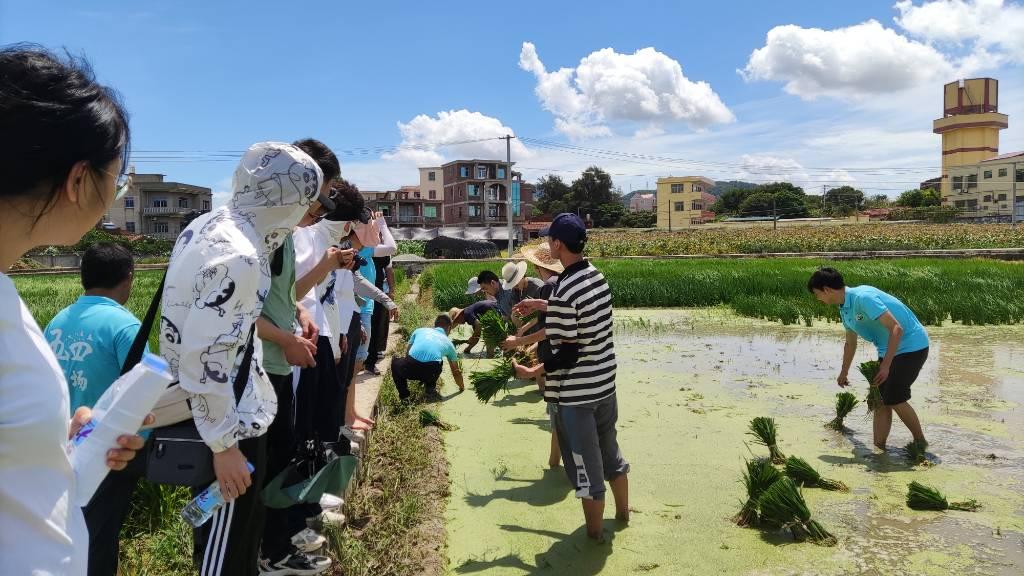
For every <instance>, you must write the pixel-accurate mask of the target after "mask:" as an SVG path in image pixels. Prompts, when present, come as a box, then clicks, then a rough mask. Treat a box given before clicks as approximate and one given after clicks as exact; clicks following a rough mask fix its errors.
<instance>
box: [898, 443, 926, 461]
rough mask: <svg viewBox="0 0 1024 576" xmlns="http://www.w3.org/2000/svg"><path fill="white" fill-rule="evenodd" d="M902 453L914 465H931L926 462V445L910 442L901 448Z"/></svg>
mask: <svg viewBox="0 0 1024 576" xmlns="http://www.w3.org/2000/svg"><path fill="white" fill-rule="evenodd" d="M903 451H904V452H905V453H906V454H907V458H909V459H910V461H911V462H913V463H914V464H922V465H925V466H930V465H931V463H930V462H929V461H928V443H927V442H918V441H916V440H915V441H912V442H910V443H909V444H907V445H906V446H904V447H903Z"/></svg>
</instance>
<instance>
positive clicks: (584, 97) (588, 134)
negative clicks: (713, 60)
mask: <svg viewBox="0 0 1024 576" xmlns="http://www.w3.org/2000/svg"><path fill="white" fill-rule="evenodd" d="M519 67H520V68H522V69H523V70H526V71H528V72H530V73H532V74H533V75H534V76H535V77H536V78H537V87H536V89H535V91H536V93H537V97H538V98H539V99H540V101H541V104H542V105H543V106H544V108H545V109H546V110H548V111H550V112H551V113H552V114H554V116H555V128H556V129H557V130H558V131H559V132H561V133H563V134H565V135H566V136H568V137H570V138H572V139H584V138H594V137H602V136H610V135H611V134H612V129H611V128H610V127H609V126H608V123H609V122H629V123H636V122H643V123H647V124H649V125H656V126H661V125H664V124H668V123H672V122H685V123H686V124H688V125H689V126H690V127H691V128H694V129H702V128H706V127H708V126H710V125H712V124H723V123H729V122H732V121H734V120H735V116H733V114H732V112H731V111H730V110H729V109H728V108H727V107H726V106H725V104H724V103H722V100H721V99H720V98H719V97H718V94H716V93H715V92H714V91H713V90H712V89H711V85H710V84H708V83H707V82H694V81H691V80H689V79H688V78H686V76H684V75H683V69H682V66H680V65H679V62H677V61H675V60H673V59H672V58H670V57H668V56H666V55H665V54H663V53H661V52H658V51H657V50H655V49H654V48H644V49H642V50H637V51H636V52H634V53H633V54H619V53H617V52H615V50H613V49H611V48H604V49H602V50H598V51H596V52H592V53H591V54H589V55H588V56H586V57H584V58H583V59H582V60H580V64H579V66H577V67H576V68H561V69H559V70H557V71H554V72H548V70H547V68H546V67H545V66H544V63H543V62H541V60H540V57H539V56H538V55H537V49H536V48H535V47H534V45H533V44H531V43H530V42H524V43H523V48H522V51H521V52H520V54H519ZM649 129H650V127H648V130H649Z"/></svg>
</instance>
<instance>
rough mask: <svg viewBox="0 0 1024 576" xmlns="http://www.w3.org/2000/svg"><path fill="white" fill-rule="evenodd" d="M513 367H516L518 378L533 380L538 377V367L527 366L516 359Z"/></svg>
mask: <svg viewBox="0 0 1024 576" xmlns="http://www.w3.org/2000/svg"><path fill="white" fill-rule="evenodd" d="M512 367H513V368H515V369H516V378H520V379H522V380H532V379H533V378H535V377H536V374H535V373H536V372H537V369H536V368H527V367H526V366H523V365H522V364H520V363H519V362H516V361H515V360H513V361H512Z"/></svg>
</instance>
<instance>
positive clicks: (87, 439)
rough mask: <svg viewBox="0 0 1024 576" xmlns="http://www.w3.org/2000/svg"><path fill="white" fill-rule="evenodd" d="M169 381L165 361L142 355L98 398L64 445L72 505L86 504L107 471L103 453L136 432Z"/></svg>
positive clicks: (170, 376) (105, 457) (172, 379)
mask: <svg viewBox="0 0 1024 576" xmlns="http://www.w3.org/2000/svg"><path fill="white" fill-rule="evenodd" d="M173 381H174V377H173V376H172V375H171V372H170V370H169V367H168V365H167V362H165V361H164V359H163V358H161V357H159V356H157V355H155V354H146V355H145V356H144V357H143V358H142V361H141V362H139V363H138V364H136V366H135V367H134V368H132V369H131V371H129V372H128V373H127V374H125V375H123V376H121V377H120V378H118V379H117V380H115V381H114V383H113V384H111V385H110V388H107V391H106V392H104V393H103V396H100V399H99V401H98V402H96V405H95V406H94V407H93V408H92V420H90V421H89V423H88V424H86V425H85V426H83V427H82V429H81V430H79V431H78V433H77V434H75V436H74V438H72V439H71V441H70V442H69V443H68V455H69V457H70V459H71V467H72V468H73V469H74V471H75V480H76V481H75V504H77V505H78V506H85V505H86V504H88V503H89V500H90V499H92V495H93V494H94V493H95V492H96V488H98V487H99V485H100V482H102V481H103V479H104V478H106V476H107V473H108V472H110V468H108V467H107V452H108V451H109V450H111V449H112V448H117V447H118V445H117V438H118V437H119V436H121V435H123V434H135V433H137V432H138V431H139V428H140V427H142V422H143V421H144V420H145V419H146V415H147V414H149V412H150V411H151V410H152V409H153V406H155V405H156V403H157V401H158V400H159V399H160V396H162V395H163V393H164V391H165V390H166V389H167V386H168V384H170V383H171V382H173Z"/></svg>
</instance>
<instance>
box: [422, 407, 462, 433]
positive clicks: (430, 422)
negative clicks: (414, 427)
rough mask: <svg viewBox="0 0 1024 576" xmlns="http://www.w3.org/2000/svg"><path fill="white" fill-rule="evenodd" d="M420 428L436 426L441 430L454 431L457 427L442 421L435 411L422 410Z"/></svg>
mask: <svg viewBox="0 0 1024 576" xmlns="http://www.w3.org/2000/svg"><path fill="white" fill-rule="evenodd" d="M420 426H436V427H438V428H440V429H441V430H448V431H451V430H454V429H455V427H454V426H452V425H451V424H448V423H446V422H444V421H443V420H441V417H440V416H439V415H438V414H437V412H434V411H433V410H426V409H423V410H420Z"/></svg>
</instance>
